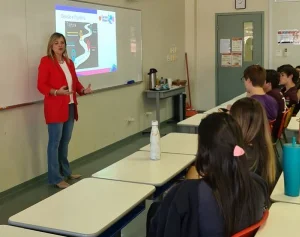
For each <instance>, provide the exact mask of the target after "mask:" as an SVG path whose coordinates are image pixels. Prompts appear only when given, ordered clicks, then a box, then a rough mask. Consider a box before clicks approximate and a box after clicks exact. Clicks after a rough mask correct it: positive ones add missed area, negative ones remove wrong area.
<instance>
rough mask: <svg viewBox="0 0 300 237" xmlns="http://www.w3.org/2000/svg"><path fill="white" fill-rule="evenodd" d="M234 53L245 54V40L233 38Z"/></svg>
mask: <svg viewBox="0 0 300 237" xmlns="http://www.w3.org/2000/svg"><path fill="white" fill-rule="evenodd" d="M232 52H243V38H232Z"/></svg>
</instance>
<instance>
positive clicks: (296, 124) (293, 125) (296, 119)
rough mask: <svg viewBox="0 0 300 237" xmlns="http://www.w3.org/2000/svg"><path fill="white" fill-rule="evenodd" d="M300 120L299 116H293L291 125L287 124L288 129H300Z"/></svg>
mask: <svg viewBox="0 0 300 237" xmlns="http://www.w3.org/2000/svg"><path fill="white" fill-rule="evenodd" d="M299 120H300V118H299V117H292V118H291V121H290V122H289V125H288V126H287V130H290V131H299Z"/></svg>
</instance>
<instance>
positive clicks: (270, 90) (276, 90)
mask: <svg viewBox="0 0 300 237" xmlns="http://www.w3.org/2000/svg"><path fill="white" fill-rule="evenodd" d="M266 72H267V78H266V83H265V85H264V91H265V92H266V93H267V95H269V96H272V97H273V98H274V99H275V100H276V101H277V104H278V115H277V118H276V121H275V123H274V125H273V129H272V137H273V139H274V141H275V140H276V139H277V135H278V130H279V128H280V124H281V121H282V116H283V113H284V111H285V110H286V105H285V99H284V97H283V94H282V93H281V91H280V87H279V78H280V75H279V73H278V72H276V71H275V70H266Z"/></svg>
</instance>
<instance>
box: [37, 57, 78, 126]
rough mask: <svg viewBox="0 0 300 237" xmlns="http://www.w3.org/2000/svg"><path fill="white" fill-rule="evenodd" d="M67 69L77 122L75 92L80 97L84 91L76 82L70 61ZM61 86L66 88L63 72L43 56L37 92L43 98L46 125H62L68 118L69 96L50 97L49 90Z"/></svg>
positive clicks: (58, 66)
mask: <svg viewBox="0 0 300 237" xmlns="http://www.w3.org/2000/svg"><path fill="white" fill-rule="evenodd" d="M66 63H67V65H68V68H69V70H70V73H71V75H72V81H73V83H72V91H73V99H74V104H75V119H76V120H78V112H77V99H76V92H77V93H78V94H79V95H82V90H83V89H84V88H83V86H82V85H81V83H80V82H79V81H78V78H77V75H76V72H75V67H74V64H73V62H72V61H71V60H69V62H67V61H66ZM62 86H68V83H67V79H66V76H65V73H64V71H63V70H62V68H61V67H60V65H59V63H58V62H57V60H53V59H52V58H50V57H48V56H45V57H43V58H42V59H41V62H40V66H39V72H38V82H37V88H38V90H39V91H40V92H41V93H42V94H43V95H44V96H45V99H44V113H45V119H46V123H47V124H48V123H62V122H66V121H67V120H68V118H69V103H70V96H69V95H57V96H54V95H50V90H51V89H56V90H58V89H60V88H61V87H62Z"/></svg>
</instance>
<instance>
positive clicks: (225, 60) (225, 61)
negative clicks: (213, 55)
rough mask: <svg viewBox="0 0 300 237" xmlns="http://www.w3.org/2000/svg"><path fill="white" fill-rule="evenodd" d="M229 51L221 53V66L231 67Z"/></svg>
mask: <svg viewBox="0 0 300 237" xmlns="http://www.w3.org/2000/svg"><path fill="white" fill-rule="evenodd" d="M231 58H232V57H231V53H227V54H222V55H221V67H231V65H232V64H231V62H232V60H231Z"/></svg>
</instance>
